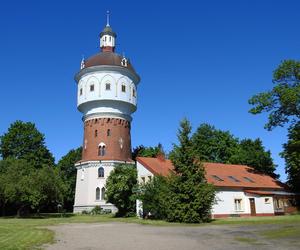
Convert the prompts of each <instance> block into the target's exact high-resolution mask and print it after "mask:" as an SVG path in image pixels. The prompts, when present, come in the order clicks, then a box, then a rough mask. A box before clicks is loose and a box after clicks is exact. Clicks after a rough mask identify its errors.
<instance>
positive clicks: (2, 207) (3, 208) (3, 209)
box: [1, 202, 6, 217]
mask: <svg viewBox="0 0 300 250" xmlns="http://www.w3.org/2000/svg"><path fill="white" fill-rule="evenodd" d="M5 205H6V203H4V202H3V204H2V206H1V215H2V216H3V217H4V216H5Z"/></svg>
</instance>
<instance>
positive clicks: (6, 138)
mask: <svg viewBox="0 0 300 250" xmlns="http://www.w3.org/2000/svg"><path fill="white" fill-rule="evenodd" d="M0 154H1V156H2V158H3V159H4V160H5V159H8V158H14V159H24V160H26V161H28V162H30V164H32V165H33V166H34V167H41V166H42V165H44V164H45V165H49V166H54V157H53V156H52V154H51V153H50V151H49V150H48V149H47V147H46V145H45V137H44V135H43V134H42V133H40V132H39V131H38V130H37V128H36V127H35V125H34V123H31V122H22V121H16V122H14V123H13V124H11V125H10V127H9V129H8V131H7V133H5V134H4V135H3V136H1V137H0Z"/></svg>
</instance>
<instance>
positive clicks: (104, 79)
mask: <svg viewBox="0 0 300 250" xmlns="http://www.w3.org/2000/svg"><path fill="white" fill-rule="evenodd" d="M76 81H77V82H78V92H77V108H78V110H79V111H80V112H82V113H83V117H84V120H85V119H87V118H93V117H96V116H97V117H119V118H123V119H126V120H128V121H131V114H132V113H133V112H135V111H136V104H137V84H138V82H139V78H138V77H137V76H136V75H134V74H132V73H131V72H130V71H129V70H127V69H126V68H124V67H123V66H121V63H120V66H113V65H112V66H103V65H101V66H100V65H99V66H93V67H91V68H86V69H83V70H81V71H80V72H79V74H78V75H77V76H76Z"/></svg>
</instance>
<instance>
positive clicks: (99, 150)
mask: <svg viewBox="0 0 300 250" xmlns="http://www.w3.org/2000/svg"><path fill="white" fill-rule="evenodd" d="M98 155H99V156H104V155H105V146H99V148H98Z"/></svg>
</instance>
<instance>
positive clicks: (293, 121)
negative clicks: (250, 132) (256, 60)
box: [249, 60, 300, 191]
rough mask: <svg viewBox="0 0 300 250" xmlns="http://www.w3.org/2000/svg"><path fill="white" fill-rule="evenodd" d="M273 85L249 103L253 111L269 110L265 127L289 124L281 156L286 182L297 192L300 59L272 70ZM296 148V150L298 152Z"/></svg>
mask: <svg viewBox="0 0 300 250" xmlns="http://www.w3.org/2000/svg"><path fill="white" fill-rule="evenodd" d="M273 83H274V84H275V86H274V87H273V89H272V90H271V91H268V92H264V93H260V94H257V95H254V96H253V97H252V98H251V99H250V100H249V104H251V105H253V106H254V107H253V108H252V109H250V111H249V112H250V113H252V114H255V115H256V114H260V113H263V112H267V113H269V116H268V122H267V124H266V125H265V128H267V129H268V130H272V129H273V128H274V127H277V126H283V125H285V124H288V126H289V134H288V137H289V139H288V142H287V143H285V144H284V145H283V148H284V151H283V152H282V153H281V156H283V157H284V158H285V162H286V167H285V171H286V173H287V174H288V183H289V184H290V185H291V187H292V188H293V189H294V190H298V191H299V162H300V154H299V153H298V152H299V147H298V146H297V145H298V141H299V123H300V120H299V118H300V61H296V60H285V61H283V62H282V63H281V64H280V65H279V66H278V68H277V69H276V70H275V71H274V73H273ZM297 150H298V152H297Z"/></svg>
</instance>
